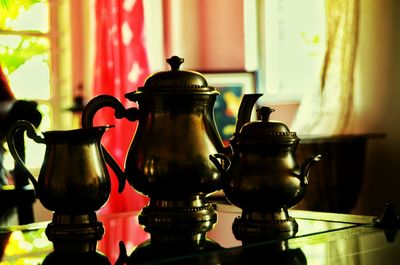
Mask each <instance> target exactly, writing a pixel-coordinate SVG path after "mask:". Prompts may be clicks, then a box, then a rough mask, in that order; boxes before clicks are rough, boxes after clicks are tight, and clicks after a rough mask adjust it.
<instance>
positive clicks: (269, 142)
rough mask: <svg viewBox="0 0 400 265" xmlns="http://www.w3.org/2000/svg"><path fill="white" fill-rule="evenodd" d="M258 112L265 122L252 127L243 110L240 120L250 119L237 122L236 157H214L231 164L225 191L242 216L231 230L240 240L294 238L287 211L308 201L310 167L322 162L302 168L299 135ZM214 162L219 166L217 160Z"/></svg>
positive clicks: (227, 168)
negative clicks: (272, 236)
mask: <svg viewBox="0 0 400 265" xmlns="http://www.w3.org/2000/svg"><path fill="white" fill-rule="evenodd" d="M247 109H249V108H247ZM243 111H245V110H243ZM257 111H258V113H259V115H260V116H261V120H257V121H250V120H249V117H250V115H249V114H248V113H246V114H243V113H240V110H239V115H238V117H239V119H240V118H241V117H247V118H244V119H243V118H242V120H239V122H238V126H237V127H236V132H235V134H234V136H233V137H232V139H231V140H230V146H231V147H232V149H233V156H231V157H226V156H225V155H223V154H222V155H221V154H218V155H216V156H215V157H222V158H225V160H229V161H230V165H229V163H225V165H224V163H221V164H219V168H220V170H221V171H222V172H224V177H223V185H222V187H223V191H224V193H225V195H226V197H227V199H228V200H229V201H230V202H231V203H232V204H234V205H236V206H238V207H239V208H241V209H242V210H243V212H242V215H241V217H238V218H237V219H236V220H235V222H234V225H233V230H234V233H235V235H236V236H237V237H238V239H245V238H244V237H251V236H262V235H265V234H271V233H273V234H274V233H276V232H277V233H278V234H281V233H288V234H289V235H290V234H293V233H295V232H296V231H297V228H298V226H297V223H296V221H295V220H294V218H292V217H290V216H289V214H288V211H287V210H288V209H289V208H291V207H293V206H294V205H296V204H297V203H298V202H300V200H301V199H302V198H303V197H304V195H305V192H306V188H307V184H308V175H309V172H310V169H311V166H312V165H313V164H314V163H315V162H317V161H319V160H320V157H321V156H320V155H317V156H313V157H310V158H308V159H306V160H305V161H304V162H303V163H302V164H301V166H300V165H299V164H298V163H297V161H296V157H295V152H296V148H297V145H298V143H299V141H300V139H299V138H298V137H297V135H296V133H295V132H291V131H290V130H289V128H288V127H287V126H286V125H285V124H283V123H281V122H276V121H270V120H269V117H270V114H271V113H272V112H273V111H274V110H273V109H271V108H269V107H261V108H259V109H258V110H257ZM211 160H212V161H213V162H214V163H215V164H216V165H218V163H219V162H218V161H219V160H217V159H216V158H214V157H211ZM226 164H228V166H226ZM280 236H281V235H280Z"/></svg>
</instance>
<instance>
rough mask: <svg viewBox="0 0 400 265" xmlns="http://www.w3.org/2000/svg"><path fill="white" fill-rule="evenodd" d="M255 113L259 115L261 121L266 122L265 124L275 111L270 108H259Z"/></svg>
mask: <svg viewBox="0 0 400 265" xmlns="http://www.w3.org/2000/svg"><path fill="white" fill-rule="evenodd" d="M257 111H258V112H259V113H260V116H261V121H266V122H267V121H269V116H270V115H271V113H272V112H274V111H275V110H274V109H271V108H270V107H261V108H259V109H258V110H257Z"/></svg>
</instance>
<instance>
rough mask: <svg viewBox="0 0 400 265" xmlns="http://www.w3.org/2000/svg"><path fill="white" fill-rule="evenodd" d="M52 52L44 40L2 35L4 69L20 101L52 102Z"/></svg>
mask: <svg viewBox="0 0 400 265" xmlns="http://www.w3.org/2000/svg"><path fill="white" fill-rule="evenodd" d="M49 50H50V43H49V40H48V39H47V38H45V37H29V36H18V35H0V58H1V64H2V68H3V71H4V73H5V74H6V75H7V76H8V79H9V81H10V86H11V89H12V91H13V92H14V95H15V96H16V97H17V98H19V99H22V98H24V99H49V98H50V69H49Z"/></svg>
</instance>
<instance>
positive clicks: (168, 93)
mask: <svg viewBox="0 0 400 265" xmlns="http://www.w3.org/2000/svg"><path fill="white" fill-rule="evenodd" d="M167 61H168V63H169V64H170V65H171V70H170V71H165V72H159V73H156V74H153V75H151V76H149V77H148V78H147V80H146V82H145V84H144V86H143V87H140V88H138V90H136V91H133V92H130V93H127V94H126V95H125V97H126V98H128V99H129V100H131V101H134V102H136V103H137V105H138V107H133V108H129V109H125V107H124V106H123V105H122V103H121V102H120V101H119V100H118V99H116V98H114V97H111V96H107V95H100V96H97V97H95V98H93V99H92V100H90V101H89V102H88V104H87V105H86V107H85V109H84V111H83V113H82V125H83V127H84V128H89V127H91V126H92V125H93V118H94V116H95V114H96V113H97V112H98V111H99V110H100V109H102V108H104V107H111V108H113V109H114V110H115V117H116V118H118V119H120V118H127V119H128V120H130V121H132V122H134V121H138V126H137V130H136V132H132V137H133V140H132V143H131V145H130V147H129V150H128V152H127V154H126V159H125V168H124V169H121V168H120V167H119V166H118V164H117V163H116V162H115V160H114V159H113V158H112V156H111V155H110V154H109V153H108V152H106V161H107V163H108V164H109V165H110V167H111V168H112V169H113V170H114V171H115V173H116V175H117V176H118V179H119V183H120V186H119V190H120V191H122V190H123V187H124V184H125V181H126V180H127V181H128V182H129V184H130V185H131V186H132V187H133V188H134V189H136V190H137V191H139V192H140V193H142V194H145V195H147V196H149V197H150V204H149V206H147V207H145V209H143V212H142V216H141V218H140V221H141V222H142V223H143V225H146V226H150V227H152V228H148V229H150V230H152V229H153V226H154V225H155V224H157V225H159V226H160V227H168V226H169V227H171V226H172V225H175V224H176V223H182V222H183V221H182V220H187V222H188V223H191V222H202V221H204V220H214V219H216V213H215V211H214V210H213V209H212V207H210V205H209V204H207V200H206V196H207V195H208V194H210V193H213V192H215V191H217V190H220V189H221V183H222V179H221V175H222V173H221V172H220V170H219V168H218V167H217V165H216V164H215V163H214V162H213V161H211V160H210V159H209V156H210V155H212V154H217V153H222V154H225V155H230V151H231V149H230V148H226V147H225V146H224V145H223V143H222V140H221V137H220V136H219V134H218V131H217V128H216V124H215V121H214V114H213V109H214V104H215V100H216V98H217V96H218V94H219V93H218V91H217V90H216V89H215V88H214V87H211V86H208V84H207V81H206V79H205V78H204V76H203V75H202V74H200V73H198V72H194V71H182V70H179V67H180V64H181V63H182V62H183V59H181V58H179V57H176V56H174V57H172V58H170V59H168V60H167ZM158 215H161V216H158ZM176 220H179V221H176Z"/></svg>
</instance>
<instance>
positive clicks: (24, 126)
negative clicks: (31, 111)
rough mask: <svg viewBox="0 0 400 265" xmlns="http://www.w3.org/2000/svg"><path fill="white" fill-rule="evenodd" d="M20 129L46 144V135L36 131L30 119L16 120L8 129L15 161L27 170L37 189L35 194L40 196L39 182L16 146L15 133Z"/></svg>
mask: <svg viewBox="0 0 400 265" xmlns="http://www.w3.org/2000/svg"><path fill="white" fill-rule="evenodd" d="M19 130H25V131H26V135H27V136H28V137H29V138H30V139H32V140H33V141H35V142H36V143H42V144H44V143H45V141H44V137H43V136H40V135H39V134H38V133H37V132H36V128H35V127H34V126H33V124H32V123H30V122H29V121H25V120H18V121H16V122H15V123H14V124H13V125H12V126H11V127H10V129H9V130H8V131H7V145H8V148H9V150H10V153H11V155H12V156H13V158H14V159H15V162H16V163H17V164H18V165H19V166H21V167H22V168H23V170H25V171H26V173H27V176H28V178H29V180H30V181H31V182H32V184H33V187H34V189H35V194H36V197H37V198H38V197H39V194H38V191H39V190H38V182H37V180H36V178H35V177H34V176H33V175H32V173H31V172H30V171H29V170H28V168H27V167H26V165H25V163H24V161H22V158H21V156H20V155H19V154H18V151H17V148H16V147H15V134H16V133H17V132H18V131H19Z"/></svg>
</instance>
